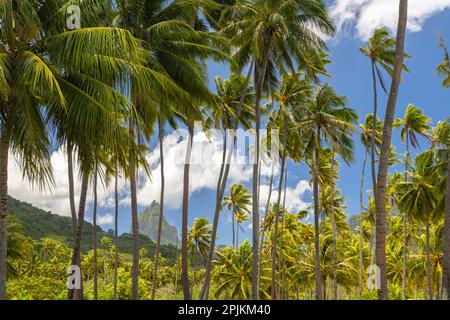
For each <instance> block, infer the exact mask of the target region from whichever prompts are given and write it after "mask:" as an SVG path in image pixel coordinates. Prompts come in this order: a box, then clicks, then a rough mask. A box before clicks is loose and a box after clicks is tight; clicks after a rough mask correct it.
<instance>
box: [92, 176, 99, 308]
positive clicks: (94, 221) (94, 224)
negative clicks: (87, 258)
mask: <svg viewBox="0 0 450 320" xmlns="http://www.w3.org/2000/svg"><path fill="white" fill-rule="evenodd" d="M94 174H95V176H94V185H93V189H94V208H93V213H92V237H93V244H92V246H93V250H94V300H97V299H98V270H97V262H98V261H97V171H96V170H95V171H94Z"/></svg>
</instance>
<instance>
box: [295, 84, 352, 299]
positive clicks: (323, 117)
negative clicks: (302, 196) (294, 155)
mask: <svg viewBox="0 0 450 320" xmlns="http://www.w3.org/2000/svg"><path fill="white" fill-rule="evenodd" d="M345 104H346V99H345V98H344V97H340V96H338V95H337V94H336V93H335V91H334V90H333V88H331V87H330V86H328V85H324V86H322V87H318V88H317V89H316V92H315V93H314V95H313V97H312V99H310V100H309V101H308V102H307V104H306V106H305V107H304V108H303V109H300V110H295V111H294V115H295V116H296V118H297V121H298V127H299V130H303V132H304V134H305V136H307V137H308V142H307V143H306V147H305V150H306V155H307V156H308V159H310V166H311V168H312V169H313V191H314V227H315V255H316V258H315V261H316V263H315V269H316V279H315V297H316V299H318V300H320V299H322V297H323V295H322V283H321V276H320V274H321V271H320V259H321V258H320V244H319V214H320V213H319V175H320V172H319V160H320V151H321V149H322V142H323V138H325V139H326V140H327V141H329V142H330V144H332V145H333V147H334V148H335V150H336V151H338V152H339V153H340V154H342V155H346V157H347V159H346V160H351V150H352V148H353V143H352V140H351V138H350V137H349V133H350V132H351V131H353V130H354V124H353V123H354V122H355V121H356V119H357V115H356V113H355V112H354V111H353V110H352V109H350V108H348V107H346V106H345ZM327 181H329V180H327Z"/></svg>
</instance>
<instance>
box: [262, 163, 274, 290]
mask: <svg viewBox="0 0 450 320" xmlns="http://www.w3.org/2000/svg"><path fill="white" fill-rule="evenodd" d="M274 170H275V159H272V165H271V169H270V171H271V172H270V181H269V194H268V196H267V201H266V207H265V212H264V223H263V224H262V225H263V227H262V230H261V239H260V241H259V256H260V257H262V252H263V249H264V246H263V244H264V234H265V233H266V228H267V224H266V221H265V219H266V218H267V214H268V213H269V207H270V198H271V197H272V188H273V178H274ZM261 267H262V258H260V259H259V268H258V269H259V270H261ZM260 282H261V275H259V276H258V291H259V284H260Z"/></svg>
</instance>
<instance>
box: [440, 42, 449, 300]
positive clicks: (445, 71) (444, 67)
mask: <svg viewBox="0 0 450 320" xmlns="http://www.w3.org/2000/svg"><path fill="white" fill-rule="evenodd" d="M439 45H440V46H441V48H442V50H443V51H444V60H443V61H442V62H441V63H440V64H439V65H438V67H437V72H438V74H439V75H441V76H443V77H444V80H443V81H442V86H443V87H444V88H450V55H449V53H448V50H447V47H446V45H445V42H444V39H442V38H440V39H439ZM449 121H450V120H447V121H446V122H447V124H448V123H449ZM447 147H448V148H449V154H450V144H447ZM449 176H450V157H449V159H448V166H447V188H446V190H447V191H446V195H445V222H444V257H443V260H444V270H443V287H444V290H445V291H446V296H447V299H450V178H449Z"/></svg>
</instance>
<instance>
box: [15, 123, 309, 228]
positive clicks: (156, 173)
mask: <svg viewBox="0 0 450 320" xmlns="http://www.w3.org/2000/svg"><path fill="white" fill-rule="evenodd" d="M186 144H187V142H186V140H182V139H180V137H179V135H178V134H177V133H175V132H173V133H171V134H169V135H167V136H166V137H165V138H164V142H163V146H164V159H165V186H166V191H165V205H166V206H167V208H169V209H179V208H180V207H181V200H182V192H183V171H184V155H185V151H186ZM222 144H223V140H222V138H221V137H217V136H212V137H206V136H205V135H204V134H203V133H198V134H196V135H195V137H194V147H193V160H192V163H191V167H190V195H191V196H192V195H195V193H197V192H199V191H200V190H205V189H206V190H212V191H215V189H216V184H217V177H218V174H219V170H220V164H221V160H222ZM249 149H251V148H249V147H248V146H247V148H246V147H245V146H242V145H239V146H238V148H237V150H236V153H235V155H234V156H233V160H232V165H231V167H230V173H229V178H228V183H229V185H231V184H233V183H244V184H245V183H248V182H250V181H251V178H252V165H250V164H248V158H249V156H248V154H247V153H248V150H249ZM246 150H247V151H246ZM146 159H147V161H148V163H149V165H150V167H151V173H152V174H151V177H150V178H148V177H147V176H146V175H144V174H141V175H140V179H139V183H138V204H139V205H141V206H148V205H150V204H151V203H152V201H153V200H156V201H159V197H160V186H161V177H160V169H161V162H160V157H159V146H155V147H154V148H153V149H152V150H151V151H150V152H149V153H148V154H147V156H146ZM180 159H181V160H180ZM51 163H52V166H53V170H54V171H53V172H54V177H55V186H54V188H52V190H51V192H49V191H39V190H33V189H31V187H30V184H29V182H28V181H26V180H23V179H22V174H21V171H20V169H19V167H18V166H17V164H16V163H15V162H14V160H13V158H12V156H10V161H9V179H8V180H9V194H10V195H11V196H13V197H15V198H18V199H20V200H23V201H27V202H30V203H32V204H33V205H35V206H37V207H39V208H42V209H45V210H49V211H52V212H54V213H57V214H61V215H66V216H69V215H70V205H69V193H68V190H69V187H68V174H67V156H66V154H65V152H64V151H63V150H62V149H59V150H57V151H55V152H53V154H52V156H51ZM271 169H272V165H271V163H270V162H268V161H264V162H263V165H262V167H261V172H262V178H261V184H262V185H261V204H265V202H266V199H267V193H268V185H267V184H268V180H269V176H270V174H271V171H272V170H271ZM74 171H75V178H77V176H76V172H77V168H74ZM279 171H280V170H279V164H278V163H276V164H275V166H274V175H275V176H277V175H278V174H279ZM276 180H277V179H275V181H276ZM118 189H119V196H120V204H121V205H122V206H128V205H129V203H130V197H129V184H128V182H127V181H125V180H123V179H119V183H118ZM80 190H81V183H80V181H79V179H75V195H76V199H75V201H76V203H78V199H79V197H78V195H79V194H80ZM307 190H309V186H308V184H307V182H306V181H300V182H299V183H298V184H297V186H296V187H295V188H287V196H286V202H287V207H288V208H289V209H290V210H300V209H304V208H305V207H306V206H307V204H306V203H305V202H304V200H303V199H302V198H303V196H304V193H305V192H306V191H307ZM97 193H98V204H99V206H100V207H102V208H106V209H108V208H112V207H113V206H114V193H113V189H112V186H110V187H106V189H105V188H103V186H100V185H99V188H98V190H97ZM276 196H277V192H276V190H274V191H273V194H272V199H276ZM274 201H275V200H274ZM87 202H88V205H90V204H92V190H89V196H88V199H87ZM100 221H102V222H101V223H100ZM111 222H112V216H110V215H106V216H103V217H99V224H102V223H103V224H108V223H111Z"/></svg>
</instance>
